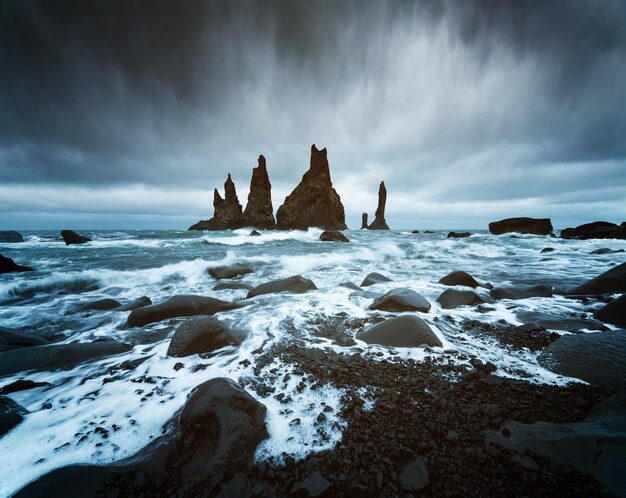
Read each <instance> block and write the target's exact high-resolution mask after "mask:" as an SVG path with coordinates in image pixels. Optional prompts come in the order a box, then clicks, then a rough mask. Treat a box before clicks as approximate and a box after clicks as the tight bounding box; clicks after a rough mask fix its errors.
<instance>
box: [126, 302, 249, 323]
mask: <svg viewBox="0 0 626 498" xmlns="http://www.w3.org/2000/svg"><path fill="white" fill-rule="evenodd" d="M242 306H244V305H243V304H239V303H231V302H228V301H220V300H219V299H214V298H212V297H205V296H195V295H180V296H173V297H170V298H169V299H167V300H165V301H163V302H162V303H159V304H153V305H150V306H144V307H142V308H139V309H136V310H133V311H132V312H131V313H130V315H128V320H127V321H126V324H127V325H128V326H129V327H143V326H144V325H147V324H149V323H153V322H160V321H161V320H167V319H168V318H176V317H179V316H194V315H214V314H215V313H220V312H222V311H229V310H233V309H236V308H241V307H242Z"/></svg>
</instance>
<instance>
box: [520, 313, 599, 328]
mask: <svg viewBox="0 0 626 498" xmlns="http://www.w3.org/2000/svg"><path fill="white" fill-rule="evenodd" d="M516 314H517V317H518V319H519V320H520V321H522V322H529V323H535V324H537V325H539V326H541V327H544V328H546V329H552V330H565V331H567V332H578V331H579V330H583V329H587V330H608V329H607V328H606V327H605V326H604V325H603V324H602V323H600V322H598V321H597V320H588V319H584V318H571V317H560V316H554V315H550V314H548V313H542V312H539V311H520V312H518V313H516Z"/></svg>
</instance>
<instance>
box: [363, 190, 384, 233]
mask: <svg viewBox="0 0 626 498" xmlns="http://www.w3.org/2000/svg"><path fill="white" fill-rule="evenodd" d="M386 204H387V189H386V188H385V182H380V186H379V187H378V207H377V208H376V214H375V215H374V221H373V222H372V223H371V224H370V226H369V227H368V228H369V229H370V230H389V226H388V225H387V221H385V205H386Z"/></svg>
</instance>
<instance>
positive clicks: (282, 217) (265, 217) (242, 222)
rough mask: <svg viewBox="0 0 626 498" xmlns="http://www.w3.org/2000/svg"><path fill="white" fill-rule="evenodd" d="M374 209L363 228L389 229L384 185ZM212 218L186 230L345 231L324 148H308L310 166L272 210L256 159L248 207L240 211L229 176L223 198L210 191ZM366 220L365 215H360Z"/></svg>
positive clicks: (269, 189) (267, 183)
mask: <svg viewBox="0 0 626 498" xmlns="http://www.w3.org/2000/svg"><path fill="white" fill-rule="evenodd" d="M378 197H379V199H378V209H377V210H376V219H375V220H374V222H373V223H372V224H371V225H369V226H365V227H364V228H369V229H370V230H389V227H388V226H387V223H386V222H385V203H386V200H387V190H386V189H385V184H384V182H383V183H381V184H380V190H379V192H378ZM213 208H214V213H213V217H212V218H211V219H209V220H202V221H199V222H198V223H196V224H195V225H192V226H191V227H189V230H229V229H231V230H232V229H237V228H242V227H253V228H259V229H266V230H270V229H278V230H307V229H308V228H311V227H318V228H323V229H324V230H347V229H348V227H347V226H346V215H345V210H344V207H343V204H342V203H341V198H340V197H339V194H338V193H337V191H336V190H335V189H334V188H333V182H332V180H331V178H330V168H329V166H328V154H327V151H326V149H325V148H324V149H322V150H318V149H317V147H315V144H313V145H312V146H311V163H310V166H309V170H308V171H307V172H306V173H305V174H304V176H303V177H302V181H301V182H300V183H299V184H298V186H297V187H296V188H295V189H294V190H293V192H292V193H291V194H289V195H288V196H287V197H286V199H285V202H284V203H283V204H282V205H281V206H280V207H279V208H278V211H276V219H274V209H273V207H272V184H271V183H270V179H269V175H268V173H267V167H266V164H265V157H264V156H262V155H261V156H259V165H258V166H257V167H256V168H254V169H253V170H252V181H251V182H250V194H249V195H248V204H247V206H246V209H245V210H244V209H243V208H242V206H241V204H240V203H239V199H238V198H237V191H236V189H235V184H234V182H233V180H232V178H231V176H230V174H229V175H228V178H227V179H226V182H225V183H224V198H222V196H221V195H220V193H219V191H218V190H217V189H215V191H214V192H213ZM364 217H365V218H364V219H365V220H367V215H366V214H364Z"/></svg>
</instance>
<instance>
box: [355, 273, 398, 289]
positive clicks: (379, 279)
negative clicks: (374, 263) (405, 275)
mask: <svg viewBox="0 0 626 498" xmlns="http://www.w3.org/2000/svg"><path fill="white" fill-rule="evenodd" d="M384 282H391V279H390V278H389V277H385V275H382V274H381V273H377V272H372V273H370V274H369V275H368V276H367V277H365V278H364V279H363V282H361V287H367V286H369V285H374V284H381V283H384Z"/></svg>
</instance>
